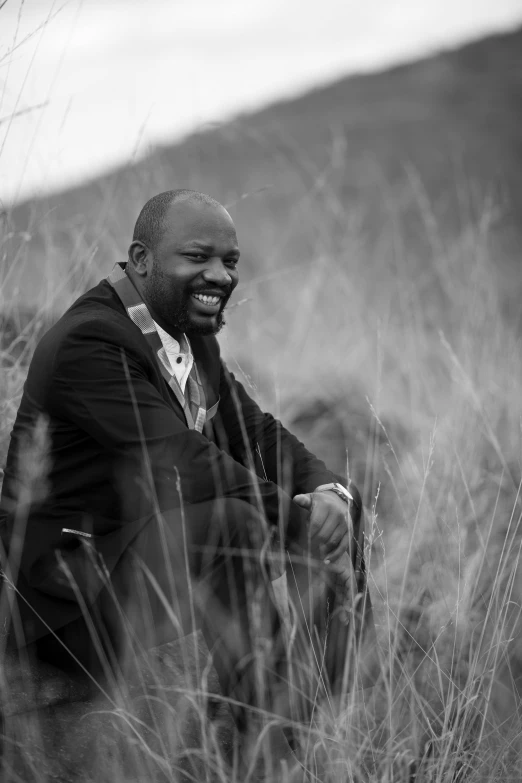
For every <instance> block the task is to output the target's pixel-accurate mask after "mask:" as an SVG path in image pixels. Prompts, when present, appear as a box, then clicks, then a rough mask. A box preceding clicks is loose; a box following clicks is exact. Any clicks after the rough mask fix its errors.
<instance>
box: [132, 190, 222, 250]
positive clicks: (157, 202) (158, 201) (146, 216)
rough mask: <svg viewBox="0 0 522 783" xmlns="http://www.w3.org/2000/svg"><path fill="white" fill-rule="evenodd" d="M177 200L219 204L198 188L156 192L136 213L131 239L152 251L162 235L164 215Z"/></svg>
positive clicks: (214, 205) (211, 204) (217, 205)
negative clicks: (136, 217)
mask: <svg viewBox="0 0 522 783" xmlns="http://www.w3.org/2000/svg"><path fill="white" fill-rule="evenodd" d="M177 201H199V202H200V203H203V204H209V205H210V206H213V207H220V206H221V204H220V203H219V201H216V199H214V198H212V196H207V194H206V193H200V192H199V191H198V190H186V189H180V190H166V191H165V192H164V193H158V195H157V196H153V197H152V198H151V199H149V200H148V201H147V203H146V204H145V206H144V207H143V209H142V210H141V212H140V214H139V215H138V219H137V221H136V225H135V226H134V233H133V235H132V241H133V242H136V241H138V242H143V244H144V245H145V246H146V247H148V248H149V249H150V250H152V251H154V250H155V249H156V247H157V245H158V243H159V242H160V240H161V237H162V236H163V231H164V221H165V215H166V214H167V212H168V210H169V207H170V206H171V205H172V204H175V203H176V202H177Z"/></svg>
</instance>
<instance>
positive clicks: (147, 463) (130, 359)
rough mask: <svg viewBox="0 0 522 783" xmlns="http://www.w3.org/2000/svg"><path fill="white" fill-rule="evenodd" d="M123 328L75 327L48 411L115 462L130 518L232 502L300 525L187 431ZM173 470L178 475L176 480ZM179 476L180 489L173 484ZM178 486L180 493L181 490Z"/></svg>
mask: <svg viewBox="0 0 522 783" xmlns="http://www.w3.org/2000/svg"><path fill="white" fill-rule="evenodd" d="M132 338H133V335H132V333H131V335H130V337H129V330H128V329H127V328H125V327H124V326H119V325H118V324H114V323H112V322H111V323H107V322H105V321H102V320H100V319H97V320H95V319H89V320H83V321H80V322H79V323H78V324H77V325H76V326H75V327H74V328H73V329H72V330H69V333H68V334H67V337H66V338H65V339H64V340H63V341H62V343H61V345H60V346H59V348H58V350H57V352H56V356H55V358H54V366H53V370H52V373H51V383H50V386H49V389H48V394H47V406H48V409H49V410H50V412H51V413H52V415H53V416H56V418H57V419H65V420H67V421H70V422H73V423H74V424H75V425H76V426H77V427H79V428H80V429H81V430H82V431H83V432H85V433H87V434H88V435H89V436H91V437H92V438H94V439H95V440H96V441H97V442H98V443H99V444H100V445H101V446H103V447H104V448H105V449H107V451H109V452H110V453H112V455H113V456H114V465H115V466H116V470H117V472H118V474H119V475H118V482H119V485H120V491H121V492H122V493H125V492H127V493H128V495H129V497H130V498H132V503H129V504H128V505H129V509H128V513H127V514H126V516H127V517H130V516H131V515H138V514H139V515H144V514H146V513H150V512H152V511H153V510H154V507H155V503H156V501H157V504H158V505H159V508H160V510H166V509H168V508H171V507H175V506H179V504H180V497H179V490H181V493H182V496H183V501H184V502H189V503H197V502H202V501H206V500H211V499H213V498H215V497H234V498H238V499H241V500H244V501H246V502H249V503H253V504H257V503H260V504H261V505H262V507H263V509H264V511H265V513H266V516H267V519H268V521H269V522H270V523H272V524H276V523H277V519H278V513H279V508H280V507H281V506H283V507H286V508H287V509H288V519H289V525H290V526H291V525H293V524H296V525H297V526H299V525H300V524H301V523H302V521H303V519H305V518H306V516H307V515H306V513H305V512H304V510H302V509H300V508H299V507H298V505H297V504H294V503H292V502H291V501H290V499H289V498H288V497H286V496H285V495H284V493H282V492H281V490H280V489H279V487H277V486H276V485H275V484H274V483H273V482H260V483H259V482H257V481H256V477H255V476H254V475H253V474H252V473H251V472H250V471H249V470H248V469H247V468H245V467H244V466H243V465H241V464H240V463H238V462H237V461H236V460H234V459H233V458H232V457H231V456H229V455H228V454H226V453H225V452H224V451H222V450H220V449H219V448H218V447H217V446H216V445H215V444H213V443H212V442H210V441H209V440H208V438H206V437H205V436H204V435H202V434H200V433H199V432H197V431H195V430H190V429H188V428H187V426H186V423H185V421H184V420H182V418H181V417H180V416H178V415H177V413H176V411H175V410H174V409H173V408H172V406H171V405H170V404H169V403H168V402H167V401H166V400H165V399H164V397H163V396H162V394H161V392H160V390H159V389H158V388H157V386H156V385H155V384H154V382H153V377H154V371H155V365H154V366H153V365H152V364H151V362H150V361H149V360H148V359H147V356H146V355H145V354H144V352H143V350H142V348H138V347H137V346H136V343H137V342H138V341H137V340H136V341H134V340H133V339H132ZM176 471H177V473H176ZM177 474H179V485H178V482H177ZM178 487H179V488H178Z"/></svg>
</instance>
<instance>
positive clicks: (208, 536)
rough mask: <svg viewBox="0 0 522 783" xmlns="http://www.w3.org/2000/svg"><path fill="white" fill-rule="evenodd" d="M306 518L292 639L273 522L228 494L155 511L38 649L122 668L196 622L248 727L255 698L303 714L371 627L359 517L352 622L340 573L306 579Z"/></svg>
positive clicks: (294, 584) (334, 683) (286, 714)
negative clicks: (344, 615) (340, 611)
mask: <svg viewBox="0 0 522 783" xmlns="http://www.w3.org/2000/svg"><path fill="white" fill-rule="evenodd" d="M303 520H304V521H303V530H302V531H300V532H299V533H298V535H297V536H296V537H295V540H293V541H289V542H286V544H287V546H288V552H287V553H286V554H285V555H284V558H285V559H286V562H285V563H284V565H286V572H287V576H288V587H289V594H290V598H291V603H292V605H293V606H294V607H295V612H294V614H293V615H292V619H293V624H294V633H293V634H292V638H293V642H292V644H291V645H289V644H288V633H287V629H286V628H285V626H284V623H283V622H282V618H281V614H280V611H279V609H278V606H277V602H276V600H275V597H274V591H273V587H272V579H273V578H274V576H276V575H277V570H275V569H277V565H276V567H274V564H273V563H272V562H271V561H272V559H273V558H272V555H271V553H273V552H274V547H273V546H272V545H271V540H272V533H273V531H272V530H269V529H267V526H266V522H265V521H264V519H263V517H262V516H261V515H260V514H259V513H258V512H257V511H256V509H255V507H254V506H252V505H250V504H248V503H245V502H243V501H239V500H235V499H226V498H225V499H219V500H215V501H212V502H207V503H200V504H194V505H186V506H185V507H184V509H183V510H180V509H176V510H173V511H170V512H168V513H166V514H163V516H162V517H161V518H152V519H151V520H150V521H149V522H148V523H147V524H146V525H145V527H144V528H143V529H142V531H141V533H140V534H139V535H138V537H137V538H136V539H135V541H134V542H133V544H132V546H131V547H130V548H129V549H128V550H127V552H126V554H125V555H124V557H123V558H122V559H121V560H120V562H119V563H118V565H117V566H116V568H115V570H114V571H113V572H112V574H111V576H110V579H108V580H107V583H106V586H105V587H104V588H103V590H102V591H101V593H100V594H99V595H98V597H97V600H96V601H95V602H94V604H93V605H92V606H90V607H89V608H88V609H87V607H84V613H83V616H82V617H81V618H79V619H78V620H76V621H74V622H73V623H70V624H69V625H66V626H65V627H63V628H61V629H59V630H58V631H57V633H56V636H57V637H58V638H55V637H54V636H52V635H48V636H45V637H43V638H41V639H40V640H38V641H37V642H35V648H36V654H37V656H38V657H39V658H41V659H43V660H46V661H48V662H50V663H53V664H54V665H56V666H59V667H62V668H64V669H71V668H74V667H76V666H77V665H78V662H79V663H81V665H82V666H85V667H86V668H88V670H89V671H90V672H91V673H93V674H94V675H95V676H100V675H101V676H103V675H107V674H108V672H109V671H110V672H114V671H115V670H116V671H121V673H122V674H123V676H126V672H128V670H129V668H130V667H131V666H132V664H133V661H135V660H136V653H137V652H139V651H141V650H143V649H146V648H151V647H154V646H157V645H160V644H162V643H164V642H167V641H172V640H173V639H175V638H176V637H178V636H180V635H184V634H187V633H189V632H191V631H193V630H195V629H196V628H200V629H201V630H202V632H203V634H204V636H205V639H206V642H207V645H208V647H209V650H210V651H211V653H212V656H213V663H214V666H215V668H216V670H217V673H218V676H219V680H220V684H221V688H222V691H223V693H224V694H225V695H226V696H228V697H230V698H231V699H232V700H233V701H234V702H237V703H239V704H241V705H244V706H242V707H236V708H234V707H233V708H232V711H233V713H234V717H235V720H236V723H237V724H238V727H239V728H240V729H241V730H246V728H247V724H248V716H249V710H248V708H249V707H252V708H254V709H255V710H258V709H261V710H267V711H269V712H270V713H273V714H276V715H278V716H280V717H281V718H284V719H289V720H296V719H298V720H306V719H308V718H309V716H310V712H311V710H312V705H313V702H314V700H315V699H316V696H317V683H318V682H319V681H321V682H323V684H324V683H329V687H331V688H332V689H333V690H335V689H336V688H338V687H339V686H340V682H341V680H342V679H343V672H344V671H345V663H346V656H347V655H348V649H349V646H350V644H352V648H353V643H354V641H355V643H356V644H357V643H359V642H360V639H361V637H362V633H363V630H364V628H367V629H370V632H371V628H372V617H371V605H370V599H369V595H368V592H367V587H366V583H365V575H364V561H363V560H362V546H361V544H362V535H363V530H362V519H361V518H360V517H359V518H355V519H354V520H353V521H354V547H353V560H354V566H355V567H356V569H357V573H358V585H357V587H358V590H359V591H360V593H361V594H362V595H361V596H360V598H359V602H358V607H359V608H358V613H357V617H354V618H352V624H351V626H347V625H345V624H344V623H342V622H340V620H339V618H338V616H337V614H336V606H335V602H336V593H335V589H334V585H333V583H332V584H331V585H328V584H326V587H325V589H323V590H319V595H316V594H315V593H314V590H312V589H311V585H312V583H314V582H316V583H317V578H318V576H319V571H320V568H319V567H318V565H317V563H316V561H314V559H313V558H312V557H311V554H310V552H309V551H308V546H307V543H308V538H307V531H306V515H305V514H304V515H303ZM275 559H276V561H277V562H278V563H279V564H280V561H279V557H277V556H276V558H275ZM319 581H321V582H322V580H321V579H320V580H319ZM316 592H317V591H316ZM325 650H326V654H325ZM352 651H353V649H352ZM312 674H313V676H311V675H312ZM344 679H345V678H344Z"/></svg>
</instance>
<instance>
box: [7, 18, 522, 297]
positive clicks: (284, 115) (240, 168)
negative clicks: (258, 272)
mask: <svg viewBox="0 0 522 783" xmlns="http://www.w3.org/2000/svg"><path fill="white" fill-rule="evenodd" d="M101 121H103V118H101ZM521 127H522V30H519V31H518V32H516V33H513V34H510V35H503V36H495V37H492V38H489V39H487V40H483V41H481V42H478V43H473V44H471V45H469V46H466V47H465V48H463V49H461V50H458V51H454V52H446V53H442V54H440V55H438V56H436V57H432V58H429V59H426V60H424V61H421V62H418V63H414V64H412V65H406V66H401V67H398V68H395V69H393V70H390V71H387V72H384V73H378V74H373V75H365V76H358V77H354V78H348V79H344V80H342V81H339V82H337V83H335V84H332V85H330V86H328V87H324V88H321V89H317V90H315V91H313V92H310V93H308V94H306V95H303V96H302V97H299V98H297V99H295V100H292V101H288V102H284V103H279V104H276V105H273V106H270V107H269V108H267V109H265V110H263V111H261V112H258V113H256V114H252V115H248V116H242V117H238V118H237V119H236V120H234V121H232V122H230V123H227V124H225V125H223V126H222V127H216V128H212V129H209V130H207V131H206V132H203V133H198V134H195V135H193V136H191V137H189V138H188V139H186V140H185V141H184V142H182V143H180V144H176V145H174V146H172V147H165V148H163V149H158V150H157V151H156V152H155V153H154V154H153V155H152V156H151V157H150V158H148V159H147V160H145V161H142V162H140V163H139V164H138V165H135V166H132V167H128V168H123V169H120V170H117V171H115V172H113V173H111V174H109V175H107V176H104V177H101V178H99V179H97V180H95V181H93V182H90V183H86V184H85V185H84V186H82V187H78V188H74V189H72V190H68V191H66V192H63V193H59V194H57V195H53V196H52V197H50V198H45V199H41V200H37V201H34V202H32V203H27V204H24V205H22V206H20V207H18V208H17V209H16V210H15V211H14V213H13V215H12V221H13V223H14V227H15V229H16V231H24V232H29V234H30V235H31V237H32V239H31V241H30V242H29V243H25V245H26V246H25V247H24V249H23V252H22V253H20V254H18V255H17V256H16V257H17V266H18V268H19V269H18V272H17V274H15V275H14V276H15V277H17V278H18V279H24V281H25V282H24V286H23V288H24V293H23V294H22V297H25V298H28V299H32V298H33V297H34V296H35V295H36V296H37V297H40V296H41V295H42V291H43V290H46V289H47V291H49V292H52V290H53V289H54V288H55V285H56V280H57V279H58V280H61V279H62V278H63V273H64V269H67V268H68V267H70V262H71V259H74V260H75V261H76V260H79V259H80V260H81V259H84V260H87V259H88V258H90V256H91V255H92V253H93V252H94V251H95V250H96V256H97V263H98V264H99V266H100V267H101V268H102V269H103V270H105V269H107V268H108V267H109V266H110V264H111V263H112V260H113V257H114V255H115V254H118V255H121V254H123V253H124V252H125V248H126V245H127V243H128V239H129V236H130V233H131V230H132V225H133V221H134V219H135V216H136V214H137V210H138V209H139V207H140V206H141V205H142V204H143V203H144V201H145V200H146V199H147V198H148V197H149V196H151V195H152V194H154V193H155V192H158V191H159V190H162V189H167V188H170V187H180V186H188V187H193V188H198V189H202V190H205V191H208V192H210V193H212V194H213V195H214V196H215V197H217V198H218V199H220V200H222V201H223V202H225V203H234V202H237V200H238V199H240V198H241V196H242V195H243V194H245V193H248V194H254V195H251V196H250V197H249V198H248V199H245V200H243V201H241V202H240V204H238V205H237V206H236V207H235V208H234V210H233V211H234V216H235V217H236V219H237V222H238V226H239V229H240V232H241V238H242V244H243V247H244V250H245V251H246V252H245V255H246V257H247V263H248V265H251V266H254V265H255V266H257V264H259V263H262V261H263V259H266V255H267V253H268V254H269V255H270V256H272V255H275V256H277V258H278V263H281V264H285V265H286V264H292V263H295V262H296V261H298V263H299V264H307V263H308V262H309V261H311V260H312V256H313V254H314V253H315V251H316V249H317V236H318V232H319V234H321V236H322V238H323V240H324V242H325V243H326V244H330V245H331V247H328V248H326V247H325V248H324V249H325V250H335V251H338V250H339V244H343V239H344V238H345V236H346V233H347V232H351V234H352V235H353V234H354V233H356V234H357V242H360V241H362V242H363V243H364V246H365V251H364V252H365V256H366V257H368V256H369V255H372V254H373V253H374V252H375V250H376V248H379V245H380V241H381V240H382V230H383V227H384V226H385V225H389V224H390V222H391V223H393V224H394V225H395V226H397V225H398V226H399V227H400V233H401V241H403V242H404V245H405V248H406V249H407V252H408V253H410V252H411V253H414V254H422V255H425V254H426V252H429V248H430V247H431V248H432V250H433V249H434V243H436V242H437V243H439V244H440V243H447V242H448V241H449V240H450V238H452V237H455V236H457V235H459V234H461V232H462V229H463V227H464V226H468V225H469V222H470V220H471V221H477V220H481V219H482V218H483V217H484V212H485V210H486V211H487V210H488V209H489V208H490V206H491V204H492V203H494V204H495V213H494V214H492V213H491V214H490V215H489V217H490V218H493V219H494V222H495V236H496V238H497V242H498V244H497V245H496V249H495V252H496V253H498V254H499V256H502V258H506V257H510V256H511V255H512V254H513V251H514V250H515V248H517V247H518V241H519V238H520V234H519V229H518V225H517V224H518V223H519V220H517V215H518V216H519V215H520V208H521V206H522V185H520V172H521V171H522V135H521V134H520V128H521ZM86 154H88V151H86ZM259 191H261V192H259ZM310 207H311V208H312V211H315V212H316V213H317V214H319V213H322V212H323V211H324V208H325V207H328V209H329V213H330V220H329V221H327V224H326V225H325V221H324V220H322V219H321V220H320V221H317V222H316V221H312V222H310V220H309V217H308V214H309V211H310ZM304 214H306V215H307V219H306V221H304V220H303V215H304ZM334 215H335V218H334ZM331 220H334V223H333V224H332V223H331ZM49 251H52V252H51V257H49ZM401 252H402V251H401ZM436 252H440V247H438V248H437V249H436ZM14 257H15V247H13V245H11V246H10V247H9V248H8V254H7V257H6V259H5V262H4V263H6V264H7V266H9V265H10V262H11V261H12V259H13V258H14ZM22 258H23V259H24V263H22ZM388 261H389V259H388ZM422 263H423V264H425V260H423V261H422ZM44 270H45V271H44ZM10 274H11V275H13V270H11V273H10ZM94 276H96V275H94ZM42 277H43V278H44V279H47V280H51V281H52V284H51V285H50V286H48V287H47V286H43V287H42ZM75 282H78V281H75V280H73V283H75ZM507 290H512V288H511V285H508V286H507ZM47 291H46V294H45V295H46V296H47Z"/></svg>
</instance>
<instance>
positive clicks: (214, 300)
mask: <svg viewBox="0 0 522 783" xmlns="http://www.w3.org/2000/svg"><path fill="white" fill-rule="evenodd" d="M193 296H194V298H195V299H199V301H200V302H203V304H207V305H217V304H218V303H219V300H220V297H219V296H206V295H205V294H193Z"/></svg>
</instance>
